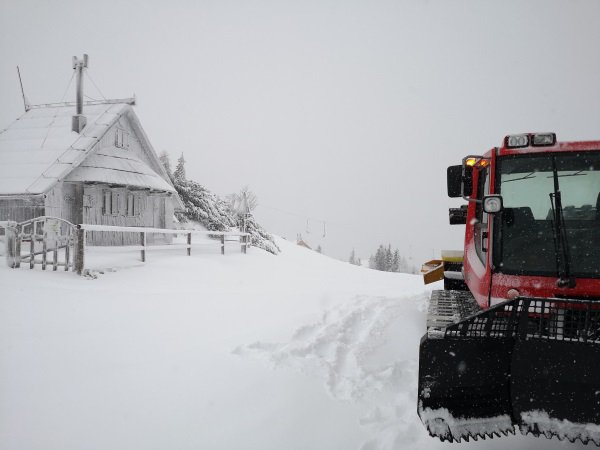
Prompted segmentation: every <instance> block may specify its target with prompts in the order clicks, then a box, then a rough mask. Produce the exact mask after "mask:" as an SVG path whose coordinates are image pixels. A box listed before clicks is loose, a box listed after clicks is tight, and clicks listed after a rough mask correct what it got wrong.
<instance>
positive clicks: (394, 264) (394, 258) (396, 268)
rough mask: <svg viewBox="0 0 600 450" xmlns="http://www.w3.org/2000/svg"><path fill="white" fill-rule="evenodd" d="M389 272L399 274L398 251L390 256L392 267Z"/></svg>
mask: <svg viewBox="0 0 600 450" xmlns="http://www.w3.org/2000/svg"><path fill="white" fill-rule="evenodd" d="M390 272H400V252H399V251H398V249H396V250H395V251H394V255H393V256H392V267H391V268H390Z"/></svg>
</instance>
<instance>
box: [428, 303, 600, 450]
mask: <svg viewBox="0 0 600 450" xmlns="http://www.w3.org/2000/svg"><path fill="white" fill-rule="evenodd" d="M434 294H435V293H434ZM438 314H439V313H438ZM418 395H419V402H418V413H419V416H420V418H421V421H422V422H423V424H424V425H425V427H426V428H427V430H428V431H429V433H430V434H431V435H432V436H435V437H438V438H439V439H440V440H442V441H451V442H452V441H457V442H460V441H461V440H466V441H468V440H469V439H475V440H476V439H478V438H486V437H498V436H501V435H506V434H508V433H514V430H515V427H517V428H518V429H519V430H520V431H521V432H522V433H523V434H527V433H530V434H533V435H535V436H545V437H548V438H552V437H556V438H558V439H561V440H562V439H567V440H569V441H571V442H574V441H576V440H580V441H582V442H583V443H588V442H593V443H595V444H596V445H599V446H600V302H599V301H593V300H572V299H538V298H523V297H520V298H517V299H515V300H512V301H508V302H504V303H501V304H499V305H496V306H494V307H492V308H490V309H488V310H486V311H482V312H479V313H477V314H475V315H472V316H470V317H467V318H462V319H461V320H459V321H458V322H456V323H452V324H450V325H448V326H447V327H445V329H443V330H436V329H433V330H432V329H431V328H430V329H429V330H428V334H426V335H425V336H423V338H422V340H421V348H420V357H419V392H418Z"/></svg>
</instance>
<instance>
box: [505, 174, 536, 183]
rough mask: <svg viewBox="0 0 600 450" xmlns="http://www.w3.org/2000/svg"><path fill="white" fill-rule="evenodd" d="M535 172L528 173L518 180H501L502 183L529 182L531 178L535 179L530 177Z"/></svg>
mask: <svg viewBox="0 0 600 450" xmlns="http://www.w3.org/2000/svg"><path fill="white" fill-rule="evenodd" d="M534 173H535V172H531V173H528V174H527V175H525V176H523V177H519V178H513V179H512V180H502V182H503V183H510V182H511V181H519V180H529V179H531V178H535V176H532V175H533V174H534Z"/></svg>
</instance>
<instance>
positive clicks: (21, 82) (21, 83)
mask: <svg viewBox="0 0 600 450" xmlns="http://www.w3.org/2000/svg"><path fill="white" fill-rule="evenodd" d="M17 74H18V75H19V84H20V85H21V95H22V96H23V106H25V112H27V111H29V103H28V102H27V97H25V90H24V89H23V80H21V70H20V69H19V66H17Z"/></svg>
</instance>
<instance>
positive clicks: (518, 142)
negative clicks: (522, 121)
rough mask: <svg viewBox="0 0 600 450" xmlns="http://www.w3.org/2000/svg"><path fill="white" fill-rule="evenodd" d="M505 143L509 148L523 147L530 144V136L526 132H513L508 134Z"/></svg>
mask: <svg viewBox="0 0 600 450" xmlns="http://www.w3.org/2000/svg"><path fill="white" fill-rule="evenodd" d="M504 144H505V145H506V147H508V148H522V147H527V146H528V145H529V136H528V135H526V134H512V135H509V136H506V138H505V141H504Z"/></svg>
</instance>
